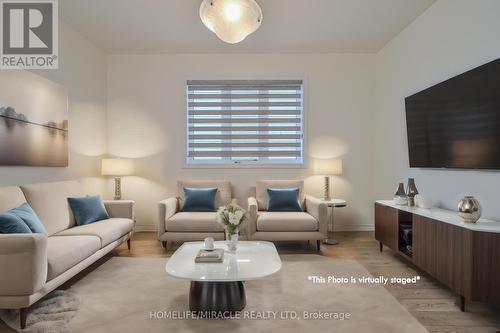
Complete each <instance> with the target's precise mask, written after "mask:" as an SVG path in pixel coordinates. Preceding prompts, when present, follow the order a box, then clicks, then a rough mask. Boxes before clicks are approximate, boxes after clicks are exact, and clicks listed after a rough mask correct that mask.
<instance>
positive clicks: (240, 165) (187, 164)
mask: <svg viewBox="0 0 500 333" xmlns="http://www.w3.org/2000/svg"><path fill="white" fill-rule="evenodd" d="M191 80H207V81H209V80H213V81H217V80H256V81H259V80H263V81H265V80H301V81H302V117H301V127H302V160H301V162H300V163H283V162H281V161H276V163H269V162H266V163H262V161H238V162H236V163H235V162H233V163H229V162H225V163H220V162H219V161H194V160H193V159H190V158H189V157H188V154H189V142H188V141H189V119H188V118H189V107H188V105H189V97H188V94H189V92H188V84H187V83H188V81H191ZM183 85H184V86H183V89H184V92H185V96H184V101H185V105H184V113H185V117H184V119H185V124H184V129H185V133H184V150H183V157H182V158H183V160H184V165H183V168H185V169H233V168H236V169H307V168H308V159H307V158H306V157H307V154H306V152H307V117H308V112H307V110H308V98H307V96H308V84H307V79H306V78H304V77H257V78H256V77H245V78H241V77H238V78H234V77H216V78H214V77H201V78H200V77H195V78H193V77H186V78H185V79H184V80H183Z"/></svg>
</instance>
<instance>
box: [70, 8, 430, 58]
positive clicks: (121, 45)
mask: <svg viewBox="0 0 500 333" xmlns="http://www.w3.org/2000/svg"><path fill="white" fill-rule="evenodd" d="M257 2H258V3H259V4H260V6H261V7H262V11H263V14H264V20H263V22H262V25H261V27H260V29H259V30H257V31H256V32H255V33H253V34H252V35H250V36H248V37H247V39H245V40H244V41H243V42H241V43H239V44H236V45H230V44H226V43H224V42H222V41H220V40H219V39H218V38H217V37H216V36H215V35H214V34H213V33H212V32H210V31H209V30H208V29H206V28H205V27H204V26H203V24H202V23H201V21H200V18H199V16H198V10H199V6H200V4H201V0H85V1H82V0H62V1H60V5H61V13H60V16H61V17H62V19H63V20H64V21H65V22H66V23H68V24H69V25H71V26H72V27H73V28H75V29H76V30H78V31H80V32H81V33H82V34H83V35H84V36H86V37H87V38H89V39H90V40H91V41H92V42H94V43H95V44H96V45H97V46H99V47H100V48H102V49H103V50H104V51H105V52H106V53H111V54H154V53H351V52H352V53H358V52H362V53H374V52H377V51H379V50H380V49H381V48H382V47H383V46H384V45H385V44H386V43H387V42H388V41H390V40H391V39H392V38H393V37H394V36H396V35H397V34H398V33H399V32H400V31H402V30H403V29H404V28H405V27H406V26H407V25H408V24H410V23H411V22H412V21H413V20H415V18H417V17H418V16H419V15H420V14H422V13H423V12H424V11H425V10H426V9H427V8H428V7H430V6H431V5H432V4H433V3H434V2H435V0H257Z"/></svg>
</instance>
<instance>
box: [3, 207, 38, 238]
mask: <svg viewBox="0 0 500 333" xmlns="http://www.w3.org/2000/svg"><path fill="white" fill-rule="evenodd" d="M0 233H2V234H30V233H36V234H44V235H47V230H45V227H44V226H43V224H42V222H41V221H40V219H39V218H38V216H37V215H36V213H35V212H34V211H33V209H32V208H31V206H30V205H29V204H28V203H27V202H25V203H23V204H22V205H21V206H19V207H17V208H14V209H11V210H9V211H7V212H3V213H0Z"/></svg>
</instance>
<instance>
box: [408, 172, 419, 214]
mask: <svg viewBox="0 0 500 333" xmlns="http://www.w3.org/2000/svg"><path fill="white" fill-rule="evenodd" d="M417 194H418V190H417V186H416V185H415V179H414V178H408V187H407V188H406V195H407V196H408V206H409V207H415V196H416V195H417Z"/></svg>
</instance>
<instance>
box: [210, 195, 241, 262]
mask: <svg viewBox="0 0 500 333" xmlns="http://www.w3.org/2000/svg"><path fill="white" fill-rule="evenodd" d="M246 219H247V212H246V211H245V210H244V209H243V208H241V207H240V206H238V205H236V204H233V203H230V204H229V205H227V206H223V207H220V208H219V210H218V211H217V222H219V223H220V224H222V225H223V226H224V235H225V238H226V243H227V250H228V251H229V252H232V253H234V252H236V249H237V247H238V238H239V232H240V229H239V226H240V225H241V224H242V223H243V222H245V220H246Z"/></svg>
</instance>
